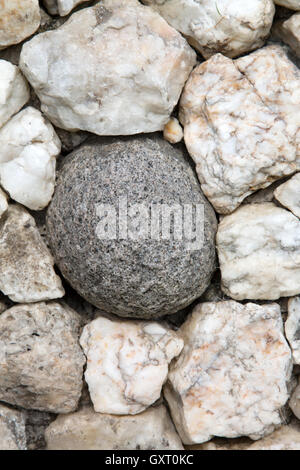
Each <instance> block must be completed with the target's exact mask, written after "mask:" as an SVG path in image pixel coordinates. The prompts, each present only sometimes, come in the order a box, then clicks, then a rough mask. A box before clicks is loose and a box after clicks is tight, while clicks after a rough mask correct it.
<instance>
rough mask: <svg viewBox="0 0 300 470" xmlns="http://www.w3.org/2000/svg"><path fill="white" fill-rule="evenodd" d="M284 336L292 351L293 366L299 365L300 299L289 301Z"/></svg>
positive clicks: (294, 298) (295, 298)
mask: <svg viewBox="0 0 300 470" xmlns="http://www.w3.org/2000/svg"><path fill="white" fill-rule="evenodd" d="M285 335H286V337H287V340H288V342H289V343H290V346H291V349H292V353H293V359H294V364H300V297H293V298H291V299H289V302H288V317H287V320H286V322H285Z"/></svg>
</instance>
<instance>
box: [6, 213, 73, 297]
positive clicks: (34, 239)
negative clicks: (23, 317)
mask: <svg viewBox="0 0 300 470" xmlns="http://www.w3.org/2000/svg"><path fill="white" fill-rule="evenodd" d="M0 290H1V291H2V292H3V293H4V294H5V295H8V297H9V298H10V299H11V300H13V301H14V302H38V301H41V300H50V299H56V298H59V297H62V296H63V295H64V290H63V287H62V284H61V280H60V278H59V277H58V276H57V275H56V274H55V271H54V269H53V258H52V256H51V254H50V252H49V250H48V248H47V247H46V245H45V243H44V242H43V240H42V238H41V236H40V234H39V232H38V229H37V228H36V225H35V222H34V219H33V217H32V216H31V215H30V214H29V213H28V212H27V211H26V210H25V209H24V208H23V207H22V206H19V205H9V208H8V210H7V212H6V214H5V215H4V216H2V219H1V224H0Z"/></svg>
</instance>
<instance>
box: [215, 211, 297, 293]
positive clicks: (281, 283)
mask: <svg viewBox="0 0 300 470" xmlns="http://www.w3.org/2000/svg"><path fill="white" fill-rule="evenodd" d="M216 240H217V249H218V253H219V261H220V269H221V274H222V289H223V291H224V292H225V293H226V294H227V295H229V296H230V297H232V298H233V299H236V300H243V299H254V300H258V299H263V300H275V299H278V298H280V297H290V296H293V295H297V294H299V293H300V221H299V219H298V218H297V217H295V216H294V215H293V214H292V213H291V212H289V211H287V210H285V209H282V208H279V207H277V206H276V205H275V204H273V203H262V204H247V205H245V206H242V207H240V208H239V209H237V210H236V211H235V212H234V213H233V214H231V215H228V216H226V217H224V218H223V219H222V221H221V223H220V224H219V228H218V233H217V239H216Z"/></svg>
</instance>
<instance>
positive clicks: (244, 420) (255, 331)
mask: <svg viewBox="0 0 300 470" xmlns="http://www.w3.org/2000/svg"><path fill="white" fill-rule="evenodd" d="M282 329H283V328H282V319H281V313H280V308H279V305H277V304H269V305H261V306H259V305H255V304H251V303H248V304H246V305H242V304H239V303H237V302H234V301H225V302H217V303H215V302H211V303H210V302H208V303H203V304H198V305H197V306H196V307H195V309H194V311H193V313H192V314H191V315H190V316H189V317H188V319H187V320H186V322H185V323H184V324H183V325H182V327H181V328H180V330H179V331H180V333H181V334H182V335H183V338H184V344H185V345H184V348H183V351H182V353H181V355H180V356H179V358H178V359H177V360H176V361H175V362H173V363H172V365H171V367H170V372H169V376H168V380H167V383H166V385H165V389H164V394H165V398H166V399H167V402H168V404H169V407H170V410H171V415H172V417H173V421H174V423H175V426H176V428H177V431H178V432H179V435H180V436H181V439H182V440H183V442H184V443H185V444H193V443H202V442H205V441H208V440H209V439H211V438H212V436H219V437H230V438H234V437H238V436H249V437H251V438H252V439H259V438H261V437H263V436H265V435H267V434H269V433H270V432H272V431H273V430H274V429H275V428H276V427H278V426H280V425H281V424H282V415H281V409H282V407H283V406H284V405H285V403H286V401H287V399H288V390H287V382H288V380H289V379H290V376H291V370H292V361H291V352H290V349H289V347H288V344H287V342H286V340H285V338H284V336H283V332H282Z"/></svg>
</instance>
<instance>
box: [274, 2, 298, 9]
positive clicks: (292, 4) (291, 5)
mask: <svg viewBox="0 0 300 470" xmlns="http://www.w3.org/2000/svg"><path fill="white" fill-rule="evenodd" d="M274 3H276V5H280V6H282V7H285V8H289V9H290V10H300V0H274Z"/></svg>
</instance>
